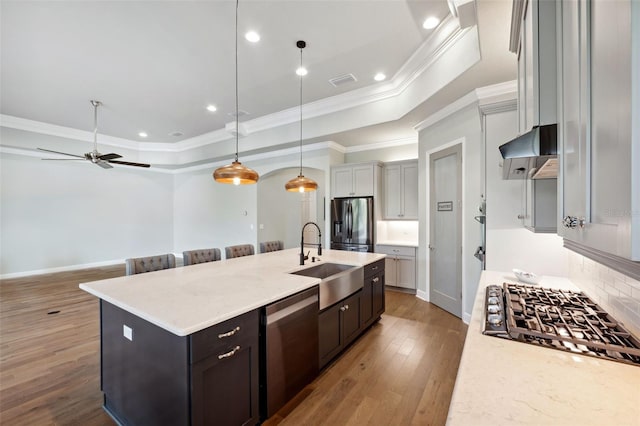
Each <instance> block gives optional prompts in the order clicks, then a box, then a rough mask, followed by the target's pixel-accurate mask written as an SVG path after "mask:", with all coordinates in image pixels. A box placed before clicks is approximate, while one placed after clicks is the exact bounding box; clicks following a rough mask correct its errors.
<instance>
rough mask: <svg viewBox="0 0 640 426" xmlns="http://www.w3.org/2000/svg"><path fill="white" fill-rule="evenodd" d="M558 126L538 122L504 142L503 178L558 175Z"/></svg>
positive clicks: (502, 151) (544, 177)
mask: <svg viewBox="0 0 640 426" xmlns="http://www.w3.org/2000/svg"><path fill="white" fill-rule="evenodd" d="M557 128H558V126H557V125H556V124H547V125H543V126H536V127H534V128H533V129H531V131H529V132H527V133H525V134H523V135H520V136H518V137H517V138H515V139H513V140H511V141H509V142H507V143H505V144H503V145H500V147H499V149H500V153H501V154H502V158H504V163H503V167H502V178H503V179H550V178H556V177H558V158H557V154H558V142H557V141H558V137H557V134H558V130H557Z"/></svg>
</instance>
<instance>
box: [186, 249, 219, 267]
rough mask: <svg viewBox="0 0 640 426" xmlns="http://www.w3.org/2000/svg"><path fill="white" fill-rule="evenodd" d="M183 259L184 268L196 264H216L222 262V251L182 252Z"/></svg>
mask: <svg viewBox="0 0 640 426" xmlns="http://www.w3.org/2000/svg"><path fill="white" fill-rule="evenodd" d="M182 258H183V260H184V266H189V265H195V264H196V263H205V262H215V261H216V260H220V259H221V258H222V256H221V255H220V249H218V248H210V249H200V250H188V251H183V252H182Z"/></svg>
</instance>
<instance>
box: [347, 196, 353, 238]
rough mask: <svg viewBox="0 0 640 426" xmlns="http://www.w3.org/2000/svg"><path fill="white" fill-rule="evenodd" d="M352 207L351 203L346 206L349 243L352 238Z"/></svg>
mask: <svg viewBox="0 0 640 426" xmlns="http://www.w3.org/2000/svg"><path fill="white" fill-rule="evenodd" d="M352 232H353V207H352V206H351V201H349V202H348V204H347V238H348V239H349V242H351V239H352V238H353V233H352Z"/></svg>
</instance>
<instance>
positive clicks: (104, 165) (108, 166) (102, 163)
mask: <svg viewBox="0 0 640 426" xmlns="http://www.w3.org/2000/svg"><path fill="white" fill-rule="evenodd" d="M95 164H97V165H98V166H100V167H102V168H103V169H113V166H112V165H111V164H109V163H108V162H106V161H104V160H98V161H96V162H95Z"/></svg>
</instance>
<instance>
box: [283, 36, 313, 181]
mask: <svg viewBox="0 0 640 426" xmlns="http://www.w3.org/2000/svg"><path fill="white" fill-rule="evenodd" d="M296 47H297V48H298V49H300V68H302V49H304V48H305V47H307V43H306V42H305V41H304V40H298V41H297V42H296ZM305 74H306V73H305ZM298 75H299V76H300V174H299V175H298V177H296V178H293V179H291V180H290V181H288V182H287V183H285V185H284V189H286V190H287V191H289V192H311V191H315V190H317V189H318V184H317V183H316V182H315V181H314V180H313V179H309V178H307V177H304V175H303V174H302V76H303V74H298Z"/></svg>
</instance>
